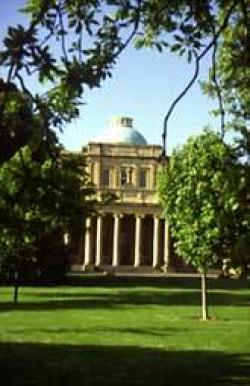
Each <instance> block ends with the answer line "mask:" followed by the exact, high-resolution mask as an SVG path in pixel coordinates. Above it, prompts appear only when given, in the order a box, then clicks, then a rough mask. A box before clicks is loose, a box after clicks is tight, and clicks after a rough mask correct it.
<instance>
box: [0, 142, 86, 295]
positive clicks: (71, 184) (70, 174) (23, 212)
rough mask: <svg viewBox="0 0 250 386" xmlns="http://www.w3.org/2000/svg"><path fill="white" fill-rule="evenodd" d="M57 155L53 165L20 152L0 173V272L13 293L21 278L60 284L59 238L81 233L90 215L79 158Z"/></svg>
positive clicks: (63, 261) (63, 259)
mask: <svg viewBox="0 0 250 386" xmlns="http://www.w3.org/2000/svg"><path fill="white" fill-rule="evenodd" d="M57 151H58V157H57V162H53V160H52V159H51V158H50V157H49V156H47V155H46V153H45V154H44V159H43V160H41V159H40V158H39V160H37V159H36V156H37V155H36V154H35V153H33V152H32V151H31V149H30V148H29V147H25V148H22V149H20V150H19V152H18V153H16V154H15V155H14V156H13V157H12V158H11V160H10V161H9V162H6V163H4V164H3V165H2V167H1V168H0V223H1V231H0V256H1V261H0V269H1V271H2V273H4V272H5V274H7V275H8V276H9V277H10V278H11V279H13V277H15V279H16V280H15V282H16V283H15V284H16V288H17V286H18V284H19V280H21V279H24V278H25V276H26V277H27V274H29V276H30V277H32V278H34V277H35V276H37V275H38V272H39V276H40V277H42V278H44V279H46V280H50V281H52V282H55V281H58V280H60V279H62V277H63V275H64V274H65V270H66V268H67V267H68V250H67V249H68V246H67V245H65V243H64V241H63V236H64V234H65V233H66V232H69V233H70V230H71V229H72V228H74V229H81V230H82V229H83V226H84V225H83V224H84V218H85V217H86V216H87V215H89V214H90V213H91V211H93V205H94V196H93V189H92V188H91V186H90V184H89V183H88V181H87V175H86V173H85V170H84V167H85V164H84V157H83V156H82V155H81V154H75V155H73V154H69V153H67V152H65V151H63V150H60V148H59V149H57ZM39 155H40V157H41V152H39ZM35 272H36V273H37V274H35ZM15 300H16V301H17V291H16V298H15Z"/></svg>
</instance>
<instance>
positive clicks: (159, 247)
mask: <svg viewBox="0 0 250 386" xmlns="http://www.w3.org/2000/svg"><path fill="white" fill-rule="evenodd" d="M90 229H92V237H91V234H90ZM166 232H167V234H166ZM107 234H109V237H107ZM110 241H111V243H110ZM84 251H85V252H84V259H83V267H82V269H83V270H85V269H88V267H93V268H94V267H98V268H100V267H106V266H108V265H110V266H113V267H114V268H116V267H119V266H124V265H127V266H134V267H135V268H138V267H143V266H151V267H153V268H160V267H162V266H164V265H165V266H168V259H169V238H168V226H167V224H166V221H165V220H163V219H161V218H160V217H158V216H155V215H150V214H147V215H142V214H135V215H128V214H122V213H106V214H100V215H99V214H98V215H97V216H95V217H88V218H87V219H86V230H85V248H84Z"/></svg>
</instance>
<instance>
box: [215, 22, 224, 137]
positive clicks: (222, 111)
mask: <svg viewBox="0 0 250 386" xmlns="http://www.w3.org/2000/svg"><path fill="white" fill-rule="evenodd" d="M214 32H215V28H214ZM216 53H217V40H216V41H215V43H214V48H213V55H212V79H213V82H214V85H215V90H216V94H217V98H218V102H219V109H220V119H221V123H220V128H221V138H222V139H223V138H224V135H225V110H224V105H223V98H222V93H221V88H220V85H219V82H218V78H217V71H216Z"/></svg>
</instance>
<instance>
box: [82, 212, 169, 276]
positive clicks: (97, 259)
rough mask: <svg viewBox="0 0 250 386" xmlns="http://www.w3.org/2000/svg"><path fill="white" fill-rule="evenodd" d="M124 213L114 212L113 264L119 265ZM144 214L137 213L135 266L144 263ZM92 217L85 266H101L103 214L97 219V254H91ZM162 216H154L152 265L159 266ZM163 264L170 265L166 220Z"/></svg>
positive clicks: (87, 222)
mask: <svg viewBox="0 0 250 386" xmlns="http://www.w3.org/2000/svg"><path fill="white" fill-rule="evenodd" d="M122 218H123V215H122V214H119V213H115V214H113V221H114V222H113V240H112V242H113V244H112V266H113V267H118V266H119V265H120V227H121V221H122ZM143 219H144V216H143V215H135V235H134V240H135V242H134V256H133V258H134V266H135V267H140V266H141V265H142V254H141V249H142V225H143ZM91 241H92V237H91V217H88V218H87V219H86V228H85V256H84V266H85V267H86V266H89V265H93V264H94V265H95V266H97V267H98V266H101V265H102V263H103V261H102V253H103V216H102V215H97V219H96V239H95V241H96V247H95V256H94V257H93V256H91V253H92V246H91ZM159 248H160V218H159V217H158V216H154V217H153V256H152V266H153V267H154V268H156V267H159V265H160V263H161V265H162V262H160V257H159V256H160V250H159ZM93 260H94V261H93ZM163 265H164V266H165V269H167V267H168V265H169V228H168V223H167V221H165V222H164V240H163Z"/></svg>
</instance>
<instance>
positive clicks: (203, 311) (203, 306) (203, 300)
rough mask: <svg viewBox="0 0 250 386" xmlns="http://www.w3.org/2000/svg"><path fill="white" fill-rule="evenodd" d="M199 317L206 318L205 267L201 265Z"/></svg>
mask: <svg viewBox="0 0 250 386" xmlns="http://www.w3.org/2000/svg"><path fill="white" fill-rule="evenodd" d="M201 318H202V320H207V319H208V307H207V272H206V267H203V268H202V271H201Z"/></svg>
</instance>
